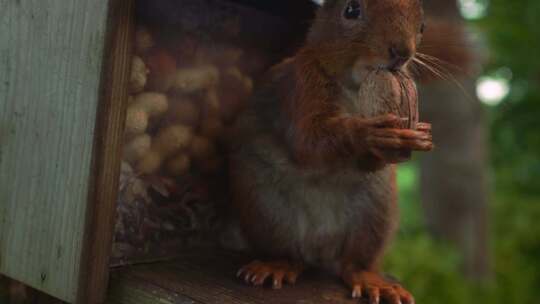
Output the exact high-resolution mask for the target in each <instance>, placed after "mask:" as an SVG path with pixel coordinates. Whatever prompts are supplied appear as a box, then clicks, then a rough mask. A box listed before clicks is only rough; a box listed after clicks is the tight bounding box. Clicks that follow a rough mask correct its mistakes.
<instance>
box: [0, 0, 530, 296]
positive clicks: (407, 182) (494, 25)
mask: <svg viewBox="0 0 540 304" xmlns="http://www.w3.org/2000/svg"><path fill="white" fill-rule="evenodd" d="M428 1H429V0H428ZM461 8H462V14H463V17H465V18H466V19H467V20H468V21H467V22H468V23H469V26H470V28H471V29H474V30H476V31H478V32H480V33H482V35H483V37H485V39H486V41H485V45H486V51H487V52H488V53H489V54H488V55H487V64H486V65H485V66H484V69H483V71H482V73H481V77H480V78H479V79H478V90H479V92H478V93H479V95H482V94H484V95H486V96H484V97H483V102H484V106H483V107H484V110H485V112H486V114H487V118H488V119H487V123H488V125H489V128H488V130H489V137H488V139H489V165H490V166H489V168H490V169H489V170H490V171H489V183H490V193H489V223H490V225H489V250H488V252H489V254H488V255H487V256H486V257H485V258H486V259H490V260H491V263H490V264H491V268H492V269H491V273H490V275H489V276H488V277H487V278H485V279H483V280H478V279H476V280H473V279H470V278H469V277H466V276H465V275H464V274H463V272H462V271H461V269H460V268H461V265H462V263H463V259H464V257H463V256H462V254H461V252H460V250H459V249H458V248H455V247H453V246H452V245H451V244H450V243H447V242H445V241H442V240H438V239H436V238H434V237H433V236H432V235H431V234H429V232H428V231H429V229H427V227H426V223H425V221H424V215H423V214H424V213H423V212H422V206H421V204H420V201H421V197H420V191H419V180H420V178H419V174H420V173H419V172H420V169H419V162H418V160H415V161H413V162H411V163H409V164H406V165H402V166H401V167H400V169H399V175H398V181H399V185H400V201H401V202H400V204H401V210H402V222H401V228H400V232H399V234H398V236H397V238H396V240H395V242H394V243H393V245H392V247H391V248H390V250H388V256H387V259H386V261H385V262H386V268H385V270H386V271H387V272H389V273H392V274H393V275H395V276H396V277H398V278H399V279H400V280H401V281H402V282H405V283H406V287H407V288H408V289H409V290H410V291H411V292H412V293H413V294H414V295H415V297H416V302H417V303H426V304H434V303H437V304H468V303H470V304H473V303H474V304H476V303H490V304H498V303H501V304H502V303H505V304H508V303H511V304H514V303H515V304H536V303H539V301H540V300H539V298H540V296H539V295H538V294H537V292H536V291H537V289H538V288H539V287H540V224H539V222H540V58H538V57H540V1H539V0H512V1H508V0H489V1H488V0H461ZM482 88H484V92H482ZM486 90H487V92H485V91H486ZM490 90H491V91H490ZM494 92H495V93H494ZM490 93H491V95H490ZM480 99H482V96H480ZM537 220H538V222H537ZM6 294H7V289H6V286H5V285H4V284H2V281H1V279H0V303H7V298H5V295H6Z"/></svg>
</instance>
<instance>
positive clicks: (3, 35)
mask: <svg viewBox="0 0 540 304" xmlns="http://www.w3.org/2000/svg"><path fill="white" fill-rule="evenodd" d="M109 2H111V3H114V4H113V6H112V7H113V8H114V7H116V6H114V5H118V6H121V5H120V4H118V3H121V2H123V1H120V0H118V1H114V0H113V1H108V0H94V1H86V0H72V1H63V0H45V1H42V0H26V1H0V273H2V274H5V275H7V276H9V277H11V278H14V279H17V280H18V281H21V282H24V283H25V284H27V285H29V286H31V287H34V288H36V289H38V290H40V291H43V292H46V293H48V294H51V295H54V296H56V297H58V298H60V299H63V300H65V301H68V302H74V301H75V300H76V299H77V296H78V297H79V299H83V297H84V295H89V294H90V292H97V291H99V289H100V288H101V286H102V285H103V284H106V280H104V278H105V277H106V270H104V269H105V268H104V260H105V259H106V257H107V256H108V252H107V253H106V254H105V252H106V251H107V249H108V246H110V241H109V240H110V236H109V234H110V233H111V231H110V232H108V233H107V230H108V229H109V228H110V227H109V226H110V225H111V223H112V217H111V216H112V214H111V213H110V211H111V205H110V204H112V203H113V202H114V199H113V200H112V201H111V202H107V200H108V199H110V197H111V196H113V195H114V193H113V192H114V190H112V188H113V187H114V183H115V182H114V174H112V173H111V172H112V171H114V166H115V163H116V158H117V157H118V155H119V154H117V153H116V152H115V149H116V148H118V147H115V143H116V142H117V140H118V139H117V138H116V137H118V136H119V135H118V134H119V133H120V130H119V129H120V128H121V126H120V125H119V124H114V121H115V120H116V119H119V118H120V117H121V114H119V109H120V108H121V107H122V106H121V105H120V106H119V107H118V108H117V109H116V110H115V111H113V108H115V107H114V106H112V105H111V104H112V101H113V99H112V97H111V98H109V99H108V98H101V99H100V97H103V96H109V95H110V96H116V97H118V98H121V96H122V95H121V94H116V95H114V94H113V93H112V91H114V90H113V89H111V88H108V89H105V90H104V91H102V90H100V88H101V86H100V84H101V83H100V81H101V79H102V67H103V60H102V59H103V54H104V49H105V43H106V32H107V25H108V20H107V16H108V8H109ZM124 5H125V4H124ZM115 56H116V55H115ZM120 78H121V77H119V78H118V79H120ZM113 79H115V78H113ZM120 84H121V82H120V81H117V82H115V85H120ZM101 92H105V93H101ZM100 100H101V101H102V102H101V103H100ZM98 109H99V117H100V120H96V117H97V115H98ZM107 119H110V120H111V121H109V123H111V122H112V124H110V125H109V124H108V123H107V122H106V120H107ZM109 131H111V132H112V134H111V135H110V136H104V134H105V133H107V132H109ZM101 136H104V137H103V138H101ZM107 145H111V146H109V148H110V149H111V150H107V149H108V148H106V146H107ZM116 146H117V145H116ZM93 152H94V153H96V155H97V156H96V157H95V158H93ZM108 152H111V155H112V156H110V157H105V156H104V155H105V153H108ZM108 166H110V170H109V171H107V172H100V171H99V170H100V169H101V168H104V167H108ZM107 182H111V183H112V184H111V186H110V187H105V188H103V189H102V190H100V191H96V189H97V188H99V187H101V186H102V185H103V184H105V183H107ZM89 193H90V195H89ZM89 198H90V200H89ZM89 202H90V203H92V204H95V205H93V206H91V207H92V208H88V207H89ZM100 208H104V209H103V210H102V211H101V210H100ZM92 210H93V211H95V212H90V211H92ZM100 218H101V219H103V222H101V221H100V222H99V223H98V219H100ZM100 225H103V227H99V226H100ZM95 227H99V229H100V230H97V231H96V233H95V234H86V235H85V230H86V231H90V230H92V229H93V228H95ZM100 237H103V238H104V239H103V240H101V241H102V242H103V246H101V247H100V245H99V244H98V243H99V242H98V239H99V238H100ZM84 251H86V252H85V256H84V257H83V252H84ZM92 263H96V264H95V265H92ZM93 266H95V267H96V268H95V269H91V267H93ZM82 279H84V280H82ZM99 280H102V281H101V282H100V281H99ZM82 287H84V288H82ZM79 290H80V291H81V292H80V293H79V294H78V291H79ZM98 298H99V296H98Z"/></svg>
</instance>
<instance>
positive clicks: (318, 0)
mask: <svg viewBox="0 0 540 304" xmlns="http://www.w3.org/2000/svg"><path fill="white" fill-rule="evenodd" d="M312 1H313V2H315V4H318V5H319V6H323V5H324V3H325V2H326V1H324V0H312Z"/></svg>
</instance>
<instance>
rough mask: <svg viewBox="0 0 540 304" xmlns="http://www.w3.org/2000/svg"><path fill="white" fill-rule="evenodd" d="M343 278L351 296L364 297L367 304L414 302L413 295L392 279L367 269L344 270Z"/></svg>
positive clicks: (405, 303)
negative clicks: (350, 290)
mask: <svg viewBox="0 0 540 304" xmlns="http://www.w3.org/2000/svg"><path fill="white" fill-rule="evenodd" d="M343 280H344V281H345V283H347V285H349V286H350V287H351V288H352V297H353V298H362V297H365V298H367V299H369V301H367V302H366V303H369V304H380V303H388V304H414V298H413V296H412V295H411V294H410V293H409V292H408V291H407V290H405V288H403V287H402V286H401V285H400V284H399V283H396V282H395V281H394V280H391V279H387V278H384V277H383V276H381V275H379V274H377V273H374V272H367V271H345V273H344V274H343Z"/></svg>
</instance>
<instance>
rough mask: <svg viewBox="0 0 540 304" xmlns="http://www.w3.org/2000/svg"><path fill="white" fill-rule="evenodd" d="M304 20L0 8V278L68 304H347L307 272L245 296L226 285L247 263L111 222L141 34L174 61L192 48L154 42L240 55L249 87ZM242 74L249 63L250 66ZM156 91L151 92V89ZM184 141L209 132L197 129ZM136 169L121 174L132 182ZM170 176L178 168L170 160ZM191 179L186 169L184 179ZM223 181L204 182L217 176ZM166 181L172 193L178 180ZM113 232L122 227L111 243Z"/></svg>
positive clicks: (331, 285) (252, 10) (212, 9)
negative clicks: (229, 49) (213, 46)
mask: <svg viewBox="0 0 540 304" xmlns="http://www.w3.org/2000/svg"><path fill="white" fill-rule="evenodd" d="M314 8H315V5H314V4H313V3H312V2H311V1H309V0H298V1H289V0H235V1H233V0H229V1H227V0H155V1H152V0H140V1H134V0H95V1H84V0H73V1H68V2H66V1H62V0H49V1H38V2H32V3H30V2H28V1H8V2H7V3H5V4H4V5H2V9H1V11H2V21H1V22H0V274H2V275H5V276H6V277H9V278H11V279H14V280H17V281H19V282H22V283H24V284H25V285H27V286H30V287H32V288H34V289H36V290H39V291H40V292H43V293H46V294H49V295H52V296H54V297H55V298H58V299H60V300H62V301H64V302H68V303H118V304H121V303H122V304H123V303H126V304H136V303H141V304H142V303H144V304H150V303H171V304H172V303H354V301H352V300H348V291H347V290H346V289H345V288H344V287H342V286H341V284H339V280H338V279H337V278H332V277H327V276H324V275H320V274H316V273H315V274H307V275H306V276H304V277H303V279H302V280H300V282H299V284H298V286H296V287H294V288H293V287H285V288H284V289H282V290H279V291H273V290H271V289H267V288H252V287H247V286H245V285H243V284H242V282H240V281H238V280H237V279H236V278H235V273H236V270H237V269H238V268H239V267H240V266H241V265H242V264H243V263H246V262H249V260H250V257H246V256H243V255H241V254H235V253H231V252H227V251H223V250H220V249H217V248H218V247H217V246H190V244H187V243H181V242H180V244H176V245H177V246H176V247H174V246H173V247H170V248H169V247H167V246H168V245H170V244H165V243H163V242H162V239H159V240H157V241H155V240H154V241H152V242H148V243H145V242H144V241H146V239H145V237H146V236H141V235H139V234H138V233H140V230H139V228H140V227H135V226H133V227H132V226H129V225H130V223H132V224H133V223H134V222H133V221H132V222H129V221H126V222H125V223H124V222H121V220H123V218H122V212H123V211H122V210H120V208H119V197H120V198H121V197H122V193H121V191H119V187H120V186H122V183H123V182H125V181H122V180H120V177H121V176H122V174H123V173H122V172H121V171H122V170H123V169H125V168H124V163H127V161H126V159H125V158H126V156H125V154H123V149H124V147H125V145H126V143H127V142H128V140H127V139H126V136H127V135H126V134H125V133H124V131H125V125H126V118H128V119H129V115H130V113H129V107H130V105H131V102H132V101H130V95H131V96H132V97H136V94H135V93H134V92H132V91H131V89H130V80H132V79H131V67H132V63H133V56H134V54H137V55H138V56H140V57H141V58H144V59H146V58H147V57H145V56H143V55H142V54H140V52H141V50H140V49H137V48H136V47H134V45H135V36H136V34H135V32H136V31H137V29H139V28H140V26H141V24H143V25H144V26H145V27H146V28H148V29H150V30H151V31H154V33H157V35H156V37H155V38H156V40H157V42H156V43H163V45H164V46H165V47H166V48H168V49H169V50H173V52H182V51H186V50H188V51H189V50H190V49H189V47H190V44H189V43H184V44H175V43H174V39H172V40H171V39H169V40H167V39H164V38H163V39H162V37H169V38H170V37H173V38H178V39H184V40H183V41H184V42H185V41H186V40H187V38H186V37H187V36H184V35H191V36H190V37H192V38H193V39H195V41H196V42H198V41H205V43H210V42H212V41H214V40H215V41H218V40H219V43H220V44H223V43H225V44H229V45H240V46H241V47H242V48H244V49H245V50H249V51H246V52H245V53H249V54H251V55H249V56H247V57H245V58H243V59H242V62H243V64H244V66H243V69H244V70H242V69H239V70H241V71H243V72H244V73H246V75H250V74H251V75H250V76H252V78H253V79H252V80H253V81H254V82H256V81H257V77H256V76H257V75H258V74H262V72H263V71H264V69H266V68H268V67H269V66H270V65H272V64H274V63H276V62H278V61H279V60H281V59H283V58H284V57H286V56H287V55H290V54H291V53H292V52H294V49H295V48H296V47H298V46H299V45H300V44H301V43H302V40H303V37H304V35H305V33H306V31H307V27H308V25H309V20H310V18H311V17H312V16H313V12H314ZM216 52H217V53H219V52H220V51H219V50H216ZM182 54H183V53H182ZM197 54H198V53H197V50H196V51H195V52H192V53H191V55H192V56H196V55H197ZM253 54H255V55H253ZM257 54H259V55H260V54H262V55H260V56H259V55H257ZM218 57H219V56H218ZM194 60H195V59H194ZM257 60H259V61H257ZM159 62H162V61H159V60H158V64H157V65H158V68H157V69H159V66H160V65H159V64H161V63H159ZM252 62H258V64H253V66H249V64H250V63H252ZM182 64H184V65H186V66H187V65H189V64H188V63H187V62H184V63H180V64H179V65H182ZM225 65H226V63H225ZM161 66H163V65H161ZM246 66H247V67H246ZM154 68H155V66H154ZM235 71H236V70H235ZM234 73H236V72H234ZM234 73H233V74H234ZM237 74H238V73H236V74H234V75H237ZM149 77H152V75H150V76H149ZM161 84H162V83H161V82H160V81H154V83H153V84H152V86H154V87H153V88H152V90H156V91H159V90H160V89H159V88H160V85H161ZM178 86H181V85H180V84H178ZM163 90H166V89H163ZM179 90H180V91H181V89H179ZM167 92H169V91H167ZM139 93H140V92H137V94H139ZM184 93H185V92H184ZM167 94H168V93H167ZM175 94H177V93H175ZM182 94H183V93H182ZM182 94H177V95H181V97H182V96H184V95H182ZM177 95H174V96H175V97H174V98H181V97H178V96H177ZM168 96H169V98H171V97H170V96H172V95H168ZM205 96H206V95H205ZM182 98H183V97H182ZM198 115H202V114H198ZM162 121H167V120H166V119H165V118H163V119H161V118H160V119H158V120H157V122H156V120H154V121H153V122H152V123H154V124H155V125H154V126H153V127H152V126H148V127H147V128H149V130H150V131H148V132H149V134H153V135H152V136H154V137H155V136H157V135H155V134H158V133H159V131H160V130H161V129H162V128H164V127H163V126H162V125H161V123H162ZM208 128H210V127H208ZM210 129H211V128H210ZM193 130H195V131H194V133H197V132H199V133H202V134H206V133H204V132H207V129H204V128H203V127H201V126H197V127H194V129H193ZM205 130H206V131H205ZM208 132H210V131H208ZM208 136H210V135H208ZM152 140H153V142H152V143H153V144H155V142H156V141H157V140H156V139H155V138H152ZM216 143H217V145H219V144H220V142H219V140H216ZM139 157H140V156H139ZM167 157H169V158H170V157H172V155H168V156H167ZM137 164H138V162H134V165H133V166H132V168H130V169H131V170H133V171H134V172H135V173H134V174H135V176H136V177H137V178H138V177H140V176H142V174H139V173H137V172H136V171H137V170H142V169H141V168H140V166H139V165H137ZM176 164H177V166H176V168H177V169H178V168H180V169H182V162H177V163H176ZM201 168H204V166H203V165H200V164H196V165H195V169H194V170H199V171H201V170H202V169H201ZM159 170H162V169H159ZM154 171H155V170H154ZM223 172H224V170H223V169H222V170H221V174H220V173H219V172H218V173H216V174H214V175H213V176H214V177H216V176H217V177H218V178H219V177H221V178H223V176H224V174H222V173H223ZM150 175H152V174H150ZM198 176H199V180H200V179H202V180H204V179H205V177H206V176H207V175H205V174H199V175H198ZM171 180H172V184H173V185H184V183H183V182H182V181H183V180H182V178H175V179H171ZM146 181H148V180H146ZM169 185H170V183H169ZM158 190H159V189H158ZM155 192H157V193H158V194H160V191H155ZM217 193H219V192H217ZM154 194H155V193H154ZM161 194H162V195H163V193H161ZM165 196H166V195H165ZM129 208H135V207H133V206H130V207H129ZM220 208H223V205H221V207H220ZM220 208H217V209H216V210H218V211H216V213H217V214H218V215H219V212H221V209H220ZM164 214H165V215H167V212H164ZM135 222H136V221H135ZM119 223H120V224H125V225H127V226H128V227H127V228H126V227H124V228H125V229H124V231H123V234H122V235H120V236H119V233H118V225H119ZM137 223H138V224H140V225H143V224H145V223H147V221H144V218H143V221H139V222H137ZM173 224H174V223H173ZM130 231H131V234H130ZM210 234H211V233H210ZM173 236H176V235H174V233H173ZM182 237H184V236H182ZM138 238H139V239H141V240H142V241H143V244H146V245H147V246H143V247H145V248H143V249H141V250H142V251H140V252H143V253H144V254H143V255H141V256H137V255H136V254H135V255H134V256H123V255H122V251H121V250H120V252H121V253H120V254H119V255H118V256H115V255H114V254H113V253H114V252H115V251H114V250H113V249H114V248H115V246H117V245H118V244H121V242H125V243H126V244H128V245H129V240H130V239H138ZM126 240H127V241H126ZM178 245H179V246H178ZM120 247H122V246H120ZM135 247H136V246H135ZM163 248H169V249H170V250H167V251H163V250H161V249H163ZM201 248H204V249H201ZM116 249H118V248H116ZM136 249H140V248H136ZM154 249H155V250H154ZM140 252H139V253H140ZM116 253H118V252H116Z"/></svg>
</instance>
